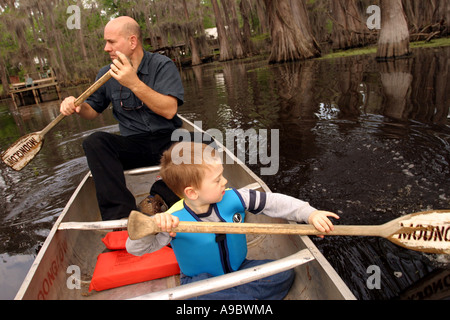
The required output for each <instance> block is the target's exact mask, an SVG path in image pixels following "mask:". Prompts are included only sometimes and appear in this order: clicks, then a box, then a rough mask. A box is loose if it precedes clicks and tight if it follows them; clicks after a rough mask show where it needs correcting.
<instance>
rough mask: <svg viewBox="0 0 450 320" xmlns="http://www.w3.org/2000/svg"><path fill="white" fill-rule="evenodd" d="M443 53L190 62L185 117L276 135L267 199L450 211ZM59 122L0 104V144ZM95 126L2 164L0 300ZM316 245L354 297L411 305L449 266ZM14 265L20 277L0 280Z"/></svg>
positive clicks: (100, 125) (390, 249)
mask: <svg viewBox="0 0 450 320" xmlns="http://www.w3.org/2000/svg"><path fill="white" fill-rule="evenodd" d="M449 57H450V48H444V49H428V50H421V51H416V52H415V54H414V56H413V57H412V58H411V59H406V60H401V61H398V62H395V63H383V64H381V63H376V62H375V61H374V59H373V56H365V57H350V58H345V59H337V60H315V61H306V62H302V63H287V64H281V65H270V66H269V65H267V62H266V60H264V59H262V58H258V59H252V60H247V61H244V62H243V61H232V62H226V63H221V64H209V65H204V66H198V67H194V68H192V69H187V70H183V72H182V77H183V82H184V85H185V89H186V103H185V106H183V107H182V108H181V110H180V113H181V114H183V115H184V116H185V117H187V118H188V119H190V120H202V121H203V124H202V125H203V128H205V129H206V128H216V129H219V130H225V129H228V128H233V129H235V128H242V129H244V130H246V129H249V128H253V129H271V128H274V129H279V130H280V138H281V141H280V171H279V173H278V174H277V175H275V176H265V177H262V178H263V179H264V180H265V181H266V183H267V184H268V185H269V187H270V188H271V189H272V190H273V191H276V192H282V193H286V194H289V195H292V196H295V197H298V198H301V199H305V200H307V201H310V202H311V203H312V204H313V205H314V206H316V207H319V208H322V209H325V210H330V211H335V212H337V213H339V215H340V216H341V221H339V222H338V223H341V224H381V223H384V222H386V221H390V220H392V219H394V218H396V217H398V216H400V215H403V214H407V213H413V212H417V211H422V210H427V209H447V208H449V207H450V188H449V181H450V179H449V178H450V171H449V170H450V169H449V168H450V166H449V164H450V156H449V155H450V127H449V123H448V113H449V105H450V103H449V97H448V94H447V92H449V89H450V88H449V81H448V69H449V65H448V64H449V61H450V60H449ZM83 89H84V88H77V89H74V90H76V91H75V92H67V93H66V94H65V96H67V95H69V94H70V95H75V96H77V95H79V94H80V93H81V92H82V91H83ZM57 115H58V103H55V102H53V103H45V104H42V105H39V106H28V107H21V108H19V110H18V111H16V110H14V108H13V107H12V106H11V105H10V104H9V103H8V102H0V148H1V149H5V148H7V147H8V146H9V145H10V144H11V143H13V142H14V141H16V140H17V138H19V137H21V136H22V135H24V134H26V133H29V132H34V131H39V130H41V129H42V128H44V127H45V125H46V124H48V123H49V122H50V121H51V120H52V119H54V118H55V117H56V116H57ZM96 130H106V131H109V132H118V127H117V125H116V122H115V120H114V118H113V116H112V114H111V112H106V113H105V114H103V115H102V116H101V117H99V118H97V119H96V120H95V121H84V120H82V119H80V118H78V117H69V118H67V119H65V120H64V121H63V122H61V123H60V124H58V126H57V127H55V128H54V129H53V130H52V131H51V132H50V133H49V134H48V135H47V136H46V137H45V143H44V147H43V148H42V150H41V152H40V154H39V155H38V156H37V157H36V158H35V159H34V160H33V162H32V163H30V165H29V166H27V167H26V168H25V169H24V170H23V171H21V172H20V173H18V172H13V171H11V170H10V169H7V168H6V167H5V166H0V206H1V207H2V208H4V209H3V210H2V211H1V214H0V221H1V226H0V254H1V255H2V259H3V262H4V263H3V264H2V265H0V274H1V275H2V277H1V278H0V287H1V288H2V290H0V292H4V293H3V295H5V296H3V297H0V298H12V297H14V295H15V293H16V291H17V289H18V287H19V285H20V283H21V282H22V280H23V276H24V275H25V274H26V271H27V270H28V268H29V266H30V264H31V261H32V259H33V257H34V256H35V255H36V252H37V251H38V250H39V247H40V245H41V244H42V243H43V241H44V240H45V237H46V235H47V233H48V231H49V230H50V228H51V226H52V224H53V223H54V221H55V220H56V218H57V216H58V215H59V213H60V212H61V210H62V208H63V207H64V206H65V204H66V203H67V201H68V199H69V198H70V196H71V194H72V192H73V191H74V189H75V188H76V186H77V185H78V183H79V181H80V180H81V178H82V176H83V175H84V174H85V173H86V171H87V164H86V161H85V158H84V154H83V151H82V148H81V143H82V141H83V139H84V138H85V137H86V136H87V135H89V134H90V133H92V132H93V131H96ZM251 168H252V169H254V171H255V172H260V168H259V167H258V166H256V165H255V166H251ZM313 240H314V241H315V243H316V244H317V246H318V247H319V248H320V250H321V251H322V252H323V253H324V254H325V256H326V257H327V258H328V259H329V261H330V262H331V264H332V265H333V267H335V269H336V270H337V271H338V273H339V274H340V275H341V277H342V278H343V279H344V281H345V282H346V283H347V285H348V286H349V287H350V288H351V290H352V291H353V292H354V294H355V295H356V296H357V297H358V298H359V299H394V298H397V297H399V296H402V297H408V296H409V297H411V294H408V292H412V291H411V290H412V289H414V286H415V284H416V283H419V282H420V281H423V279H424V278H426V277H428V276H429V275H430V274H433V275H434V274H439V272H440V270H441V268H445V267H446V268H448V261H446V260H445V259H443V258H442V257H439V258H438V257H435V256H433V255H425V254H421V253H416V252H412V251H408V250H405V249H401V248H399V247H397V246H395V245H393V244H391V243H390V242H388V241H386V240H383V239H378V238H360V237H336V238H326V239H325V240H319V239H316V238H314V239H313ZM371 265H376V266H378V267H379V268H380V270H381V273H382V279H381V290H370V289H368V287H367V284H366V280H367V278H368V276H369V274H368V273H367V269H368V267H369V266H371ZM12 267H14V269H15V270H20V271H16V272H15V273H14V274H12V275H11V276H10V277H8V278H6V277H3V275H4V274H6V273H8V274H11V273H10V272H9V269H10V268H12ZM4 288H5V290H6V291H4V290H3V289H4Z"/></svg>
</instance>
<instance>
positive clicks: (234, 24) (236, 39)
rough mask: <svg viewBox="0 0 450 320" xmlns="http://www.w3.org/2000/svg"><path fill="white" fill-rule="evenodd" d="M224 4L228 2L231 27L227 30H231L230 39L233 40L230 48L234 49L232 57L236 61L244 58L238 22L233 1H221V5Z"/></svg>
mask: <svg viewBox="0 0 450 320" xmlns="http://www.w3.org/2000/svg"><path fill="white" fill-rule="evenodd" d="M226 2H228V3H227V7H228V10H229V11H230V12H231V25H230V26H229V28H230V29H231V30H230V31H231V32H230V33H231V39H232V40H233V41H232V46H233V48H234V57H235V58H237V59H242V58H245V53H244V48H243V45H242V42H243V41H242V36H241V30H240V29H239V21H238V18H237V13H236V3H235V1H234V0H233V1H230V0H222V3H223V4H225V3H226ZM228 10H227V11H228Z"/></svg>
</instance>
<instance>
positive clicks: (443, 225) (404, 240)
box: [387, 210, 450, 254]
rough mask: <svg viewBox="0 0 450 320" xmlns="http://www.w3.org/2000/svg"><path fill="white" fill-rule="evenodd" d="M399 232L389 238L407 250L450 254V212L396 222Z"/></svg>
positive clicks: (416, 216) (413, 216)
mask: <svg viewBox="0 0 450 320" xmlns="http://www.w3.org/2000/svg"><path fill="white" fill-rule="evenodd" d="M393 223H396V224H397V225H398V227H399V231H398V232H395V233H394V234H392V235H390V236H389V237H387V238H388V239H389V240H390V241H392V242H393V243H395V244H397V245H399V246H402V247H404V248H407V249H411V250H416V251H422V252H427V253H437V254H450V210H446V211H427V212H421V213H415V214H411V215H408V216H405V217H402V218H399V219H397V220H394V221H393Z"/></svg>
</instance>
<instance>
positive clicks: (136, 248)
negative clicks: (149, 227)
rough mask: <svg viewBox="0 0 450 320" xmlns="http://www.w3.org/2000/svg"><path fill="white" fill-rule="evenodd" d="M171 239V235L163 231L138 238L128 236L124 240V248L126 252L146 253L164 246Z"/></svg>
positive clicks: (138, 254) (140, 254)
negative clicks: (125, 240)
mask: <svg viewBox="0 0 450 320" xmlns="http://www.w3.org/2000/svg"><path fill="white" fill-rule="evenodd" d="M171 240H172V237H170V236H169V234H168V233H165V232H164V233H158V234H156V235H150V236H147V237H145V238H142V239H139V240H131V239H130V238H128V239H127V242H126V249H127V252H128V253H130V254H132V255H135V256H142V255H144V254H146V253H152V252H155V251H158V250H160V249H162V248H164V247H165V246H167V245H168V244H169V243H170V241H171Z"/></svg>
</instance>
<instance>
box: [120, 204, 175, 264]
mask: <svg viewBox="0 0 450 320" xmlns="http://www.w3.org/2000/svg"><path fill="white" fill-rule="evenodd" d="M153 219H154V220H155V223H156V225H157V226H158V227H159V228H160V229H161V230H162V231H163V232H161V233H158V234H156V235H150V236H147V237H144V238H142V239H139V240H131V239H130V238H128V239H127V242H126V249H127V252H128V253H131V254H132V255H135V256H142V255H144V254H146V253H152V252H155V251H158V250H160V249H162V248H163V247H165V246H167V245H168V244H169V243H170V241H172V237H175V236H176V233H175V232H170V231H171V230H172V228H175V227H177V226H178V223H179V219H178V217H176V216H172V215H171V214H169V213H165V212H164V213H159V214H157V215H155V216H154V217H153ZM168 232H170V233H168Z"/></svg>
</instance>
